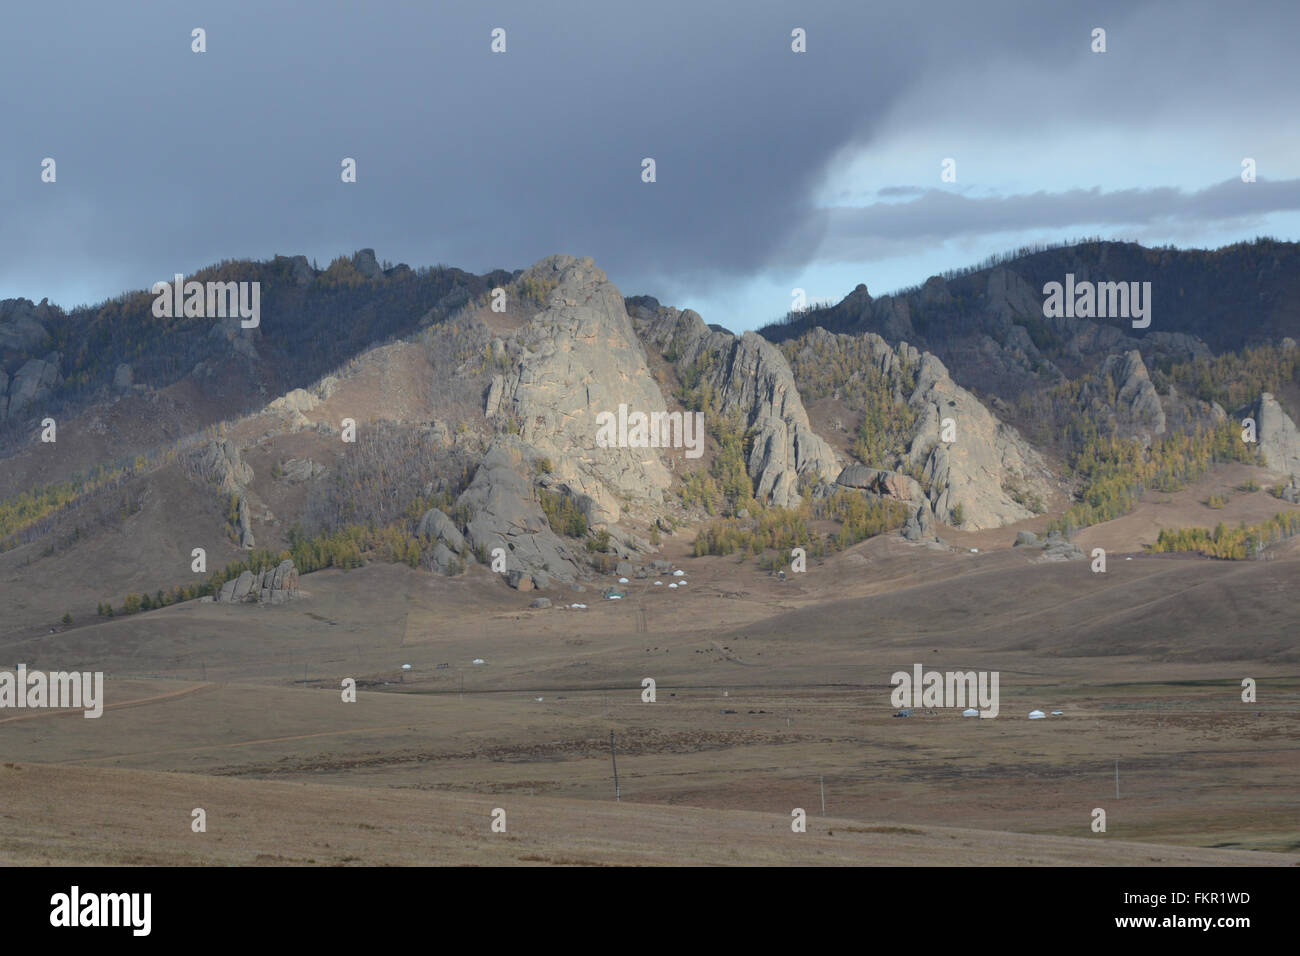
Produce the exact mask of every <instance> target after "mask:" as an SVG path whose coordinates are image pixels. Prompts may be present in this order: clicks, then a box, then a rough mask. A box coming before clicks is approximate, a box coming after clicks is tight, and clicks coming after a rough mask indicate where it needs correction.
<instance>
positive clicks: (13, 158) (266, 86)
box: [0, 0, 1300, 304]
mask: <svg viewBox="0 0 1300 956" xmlns="http://www.w3.org/2000/svg"><path fill="white" fill-rule="evenodd" d="M1044 6H1051V5H1043V4H1041V3H1040V2H1037V0H1024V2H1010V0H997V2H992V3H982V4H970V3H966V2H957V0H953V2H951V3H935V4H931V5H928V6H918V5H917V4H915V3H897V4H893V5H888V6H881V5H878V4H863V3H860V2H841V3H816V2H813V3H809V4H803V5H778V4H773V3H753V2H745V3H740V2H735V3H712V2H711V3H705V4H700V3H697V2H694V0H672V2H656V3H654V4H650V5H634V4H609V3H605V2H594V0H593V2H586V0H584V2H571V3H560V4H537V3H532V2H530V3H518V4H498V5H493V6H492V7H491V8H488V9H483V10H479V9H474V8H473V7H474V5H470V7H471V8H470V9H455V8H454V7H453V5H439V4H415V3H390V4H375V5H362V4H346V5H345V4H323V5H311V6H304V5H301V4H298V3H290V2H286V0H280V2H269V3H257V4H252V3H229V4H212V5H205V4H200V5H197V6H195V7H193V8H178V7H177V5H176V4H174V3H165V2H154V3H140V4H135V5H132V6H131V7H129V8H123V7H118V6H115V5H105V4H103V3H99V2H83V3H70V4H62V5H58V6H57V7H55V6H51V5H41V4H25V5H15V6H13V8H12V9H9V10H7V11H6V28H5V30H4V31H3V34H2V35H0V115H3V116H4V118H5V132H6V135H5V137H4V141H3V144H2V145H0V183H3V189H4V193H3V194H0V199H2V200H3V207H4V217H3V218H4V221H5V226H6V228H5V229H4V230H3V231H2V232H0V296H4V295H18V294H22V295H29V296H33V297H37V298H39V297H40V296H42V295H46V294H49V295H51V297H52V298H54V299H55V300H56V301H64V302H65V303H66V296H64V295H63V294H62V292H61V290H62V289H64V288H67V287H69V284H70V279H69V277H70V276H86V275H94V276H102V277H103V279H102V282H103V283H104V284H105V288H103V289H102V290H101V293H100V294H101V295H110V294H113V293H115V292H117V291H120V290H121V289H123V288H127V287H142V286H147V285H149V284H150V283H152V282H153V281H155V280H157V279H159V278H166V277H168V276H170V275H171V274H172V273H173V272H175V271H186V270H189V269H193V268H196V267H198V266H201V265H204V264H207V263H209V262H211V261H214V260H216V259H220V258H223V257H236V256H256V257H264V256H269V255H270V254H272V253H275V252H279V253H286V254H287V253H299V252H304V253H307V254H309V255H313V256H317V257H320V258H322V259H325V258H328V257H329V256H332V255H335V254H338V253H342V252H349V251H351V250H353V249H355V248H358V247H361V246H373V247H375V248H376V250H377V251H378V252H379V254H380V255H381V256H383V257H386V258H389V259H392V260H394V261H396V260H399V259H400V260H404V261H408V262H411V263H412V264H417V265H418V264H431V263H435V262H446V263H451V264H455V265H459V266H462V267H464V268H470V269H477V270H482V269H487V268H491V267H495V266H503V267H508V268H510V267H521V266H526V265H528V264H531V263H532V262H533V261H535V260H537V259H539V258H541V257H542V256H544V255H547V254H550V253H553V252H561V251H562V252H571V253H577V254H583V255H586V254H590V255H593V256H595V257H596V258H597V259H598V260H599V261H600V263H601V264H602V265H603V266H604V267H605V268H606V269H607V270H608V271H609V273H610V274H611V276H613V277H614V278H615V279H616V280H617V281H619V282H620V284H622V285H623V286H624V287H625V288H628V289H629V290H633V291H641V290H647V291H653V289H654V288H655V285H654V283H655V281H656V279H658V278H661V277H664V276H670V275H671V276H673V277H675V279H676V280H677V281H683V280H684V279H685V278H687V277H694V278H695V279H698V280H699V281H701V282H705V283H707V282H709V281H711V280H712V281H717V280H719V279H726V278H736V277H744V276H749V275H754V274H757V273H759V272H761V271H762V270H763V268H764V267H765V266H767V265H770V264H774V263H782V264H784V263H787V262H789V261H792V260H793V261H804V262H806V261H807V260H808V259H809V257H811V256H813V255H814V254H816V253H817V250H818V249H819V248H820V247H821V246H822V244H823V241H824V240H829V241H830V242H831V244H832V247H845V248H847V246H846V244H851V243H852V242H854V241H857V240H858V239H861V238H863V237H871V236H877V235H880V234H881V229H882V228H883V226H881V225H879V223H881V222H884V220H883V219H878V218H876V217H883V216H885V213H884V211H877V212H873V213H870V214H869V216H868V220H869V221H868V222H867V223H866V224H865V225H864V223H863V222H862V221H861V218H860V214H853V215H850V214H847V213H844V212H831V213H822V212H818V211H816V210H814V209H813V208H812V206H811V195H812V193H813V191H814V189H815V187H816V186H817V184H818V182H819V180H820V178H821V177H822V175H823V173H824V171H825V170H826V168H827V166H828V164H829V163H831V162H832V160H833V159H834V158H835V157H837V156H843V155H844V154H845V151H846V150H851V149H852V148H854V147H855V146H859V145H862V144H867V143H870V142H871V141H872V138H873V136H875V135H876V134H877V131H878V129H879V128H880V126H881V124H882V121H883V119H884V117H886V116H891V117H893V118H892V119H891V122H893V123H896V122H897V117H896V116H895V115H894V111H895V110H896V109H897V108H898V107H899V106H900V104H904V103H909V102H911V101H912V100H913V98H914V97H915V96H916V95H917V94H918V92H923V91H928V90H930V89H932V88H933V85H934V82H935V80H936V78H944V77H949V78H951V83H952V84H954V85H955V86H956V87H957V88H961V86H962V81H963V78H964V77H970V76H986V75H988V73H989V71H990V70H993V69H995V68H996V66H997V64H999V63H1002V62H1014V63H1016V64H1017V65H1018V66H1021V67H1028V68H1031V69H1033V70H1036V71H1038V72H1039V73H1041V74H1043V75H1052V71H1054V70H1058V69H1059V72H1060V75H1062V76H1063V77H1064V76H1067V75H1072V71H1071V70H1070V69H1069V68H1068V64H1069V63H1072V62H1073V61H1074V60H1075V59H1077V58H1078V57H1079V56H1081V55H1082V53H1081V51H1085V50H1086V40H1087V35H1088V30H1089V29H1090V28H1091V26H1092V25H1094V24H1095V23H1099V22H1104V23H1105V24H1107V26H1108V28H1109V29H1110V31H1111V35H1112V38H1114V37H1115V36H1116V34H1117V33H1118V34H1120V35H1121V36H1123V37H1124V44H1125V45H1127V46H1128V48H1129V49H1132V47H1133V46H1134V45H1137V44H1140V45H1141V47H1142V50H1143V56H1144V57H1145V58H1146V60H1147V61H1149V62H1148V66H1149V68H1150V70H1151V71H1153V74H1154V73H1155V72H1158V71H1159V70H1160V69H1162V68H1163V67H1164V66H1168V65H1169V64H1166V63H1163V62H1162V60H1161V58H1162V56H1165V53H1164V52H1163V51H1165V50H1167V49H1170V50H1175V51H1177V50H1178V49H1179V44H1178V43H1177V42H1176V39H1177V35H1179V31H1182V32H1183V33H1184V34H1189V35H1190V34H1194V35H1195V36H1197V37H1202V36H1204V35H1205V34H1207V33H1209V34H1212V35H1215V36H1218V37H1220V38H1222V41H1223V42H1222V44H1221V46H1222V50H1223V59H1222V61H1221V62H1216V63H1209V64H1201V65H1200V66H1199V68H1198V71H1197V76H1199V80H1195V79H1194V82H1193V83H1192V85H1191V86H1186V87H1184V88H1182V89H1181V90H1180V91H1179V92H1178V93H1177V95H1178V96H1181V97H1186V98H1192V99H1194V98H1195V97H1196V96H1197V95H1198V90H1201V91H1209V90H1212V89H1215V88H1216V84H1221V83H1222V82H1223V78H1224V77H1225V76H1234V75H1236V74H1237V73H1238V72H1240V71H1242V70H1253V71H1255V72H1254V74H1253V76H1254V78H1255V80H1254V81H1255V82H1256V83H1257V84H1258V85H1259V87H1260V88H1261V89H1267V88H1269V85H1270V84H1273V83H1283V82H1289V81H1290V79H1292V78H1291V77H1288V76H1283V75H1281V74H1282V72H1283V68H1284V66H1289V64H1281V63H1279V64H1271V63H1269V62H1257V61H1256V60H1255V59H1254V58H1252V57H1251V55H1250V50H1251V44H1250V41H1251V39H1252V38H1253V37H1259V36H1265V35H1267V36H1276V35H1278V34H1279V33H1283V32H1288V31H1289V32H1290V33H1291V34H1293V35H1294V33H1295V30H1294V26H1295V25H1296V23H1297V20H1298V16H1300V15H1298V14H1297V12H1296V10H1295V9H1294V8H1278V6H1277V5H1270V6H1267V7H1265V6H1261V7H1259V8H1258V10H1255V9H1254V8H1252V7H1251V5H1250V4H1245V5H1237V6H1234V7H1230V8H1228V7H1225V8H1223V9H1222V10H1216V9H1214V8H1212V7H1204V6H1196V7H1188V8H1183V10H1182V12H1180V11H1179V8H1176V7H1167V6H1165V5H1160V4H1152V5H1142V4H1137V5H1134V4H1132V3H1131V2H1128V0H1103V2H1099V3H1093V4H1090V5H1089V9H1088V11H1087V14H1086V16H1081V15H1078V14H1075V13H1071V12H1063V11H1056V10H1055V9H1050V10H1045V9H1043V7H1044ZM1129 22H1141V23H1143V24H1144V26H1143V28H1142V33H1141V35H1138V36H1135V35H1133V34H1132V33H1131V32H1130V33H1129V34H1127V35H1125V34H1124V27H1125V24H1126V23H1129ZM1153 24H1154V25H1153ZM1161 24H1163V25H1164V29H1165V30H1166V33H1165V34H1163V35H1162V34H1160V33H1159V32H1158V29H1157V28H1158V27H1159V26H1160V25H1161ZM194 26H203V27H204V28H205V29H206V30H207V34H208V52H207V53H205V54H202V55H200V54H194V53H191V52H190V41H189V33H190V29H191V28H192V27H194ZM496 26H502V27H505V28H506V29H507V31H508V43H509V52H507V53H506V54H505V55H492V54H491V53H489V51H488V47H489V31H490V30H491V29H492V28H493V27H496ZM796 26H798V27H803V28H805V29H806V30H807V31H808V47H809V52H808V53H807V54H804V55H801V56H796V55H794V54H792V53H791V52H790V30H791V29H792V28H793V27H796ZM1168 31H1172V33H1173V35H1174V38H1173V39H1171V37H1170V34H1169V32H1168ZM1116 42H1117V41H1116V40H1115V39H1112V43H1113V44H1114V43H1116ZM1171 55H1172V54H1171ZM1117 62H1118V61H1117ZM1271 71H1276V72H1277V73H1278V75H1277V76H1272V75H1271ZM1073 72H1077V70H1075V71H1073ZM1197 82H1199V84H1200V86H1199V87H1198V86H1197V85H1196V83H1197ZM1040 92H1041V91H1040ZM1084 92H1085V91H1082V90H1080V89H1077V88H1064V89H1062V90H1060V92H1059V98H1058V99H1059V102H1061V103H1065V104H1068V103H1069V102H1070V101H1071V100H1072V99H1075V100H1077V99H1078V98H1079V97H1080V96H1081V95H1083V93H1084ZM927 95H928V93H927ZM1173 96H1175V93H1173V92H1170V91H1169V90H1168V88H1167V86H1161V87H1159V90H1158V95H1157V96H1155V97H1153V98H1152V100H1151V102H1149V103H1148V104H1147V105H1148V106H1149V108H1150V109H1152V110H1159V109H1161V108H1162V107H1163V106H1166V105H1167V100H1168V98H1169V97H1173ZM985 109H986V113H985V115H984V116H983V119H984V120H986V122H987V125H988V128H989V130H990V135H996V130H997V128H998V124H999V123H1000V122H1004V121H1009V117H1012V116H1014V117H1016V118H1017V121H1018V122H1023V121H1032V120H1033V116H1032V115H1030V116H1024V115H1021V114H1020V113H1019V112H1018V111H1017V110H1016V108H1015V104H1014V103H1008V102H1007V101H1006V97H1005V95H1004V93H1002V92H997V91H996V90H991V91H990V94H989V97H988V101H987V105H986V107H985ZM977 118H978V117H977ZM44 156H52V157H54V158H55V159H56V160H57V162H58V164H59V165H58V172H59V180H58V183H57V184H55V185H53V186H51V185H46V184H42V183H40V181H39V171H40V169H39V164H40V160H41V158H42V157H44ZM344 156H350V157H355V158H356V160H357V162H358V172H359V175H358V179H359V181H358V182H357V183H356V184H355V185H344V184H342V183H341V182H340V181H339V162H340V160H341V159H342V158H343V157H344ZM644 156H652V157H654V158H655V159H656V161H657V163H658V182H657V183H655V184H653V185H646V184H643V183H641V182H640V178H639V175H640V162H641V159H642V157H644ZM924 165H925V168H926V169H927V170H929V169H930V167H931V166H932V165H933V157H931V156H926V157H924ZM888 185H889V184H885V183H881V184H879V186H880V187H886V186H888ZM895 185H896V184H895ZM1257 185H1258V186H1260V187H1261V189H1260V190H1259V192H1261V193H1264V192H1265V190H1264V189H1263V188H1262V187H1263V186H1264V185H1265V184H1263V183H1260V184H1257ZM873 188H875V187H873ZM1034 201H1037V200H1034ZM944 202H948V203H949V204H950V205H949V208H948V209H947V211H946V212H945V210H944V208H942V207H943V203H944ZM967 202H969V201H967ZM1021 202H1023V203H1024V204H1025V205H1026V206H1027V205H1030V204H1031V202H1030V199H1029V198H1028V197H1026V198H1025V199H1023V200H1020V199H1018V198H1013V199H1009V200H1006V201H1005V204H1004V205H1002V206H996V204H993V205H989V206H987V207H981V208H988V209H990V210H994V209H996V210H1000V211H998V212H997V213H996V214H997V215H999V216H1001V217H1002V218H1004V219H1005V220H1006V221H1008V222H1017V221H1022V220H1024V219H1026V218H1033V217H1034V216H1035V215H1037V216H1038V217H1039V218H1043V217H1048V218H1050V217H1051V216H1052V215H1057V214H1060V215H1064V214H1065V212H1066V210H1067V207H1068V206H1069V205H1070V203H1069V202H1066V203H1055V204H1053V203H1049V206H1053V208H1056V210H1057V213H1049V212H1043V213H1039V214H1034V213H1032V212H1030V211H1029V210H1027V209H1023V210H1022V209H1018V208H1017V207H1018V206H1019V205H1020V204H1021ZM1071 202H1072V203H1073V208H1075V209H1077V210H1080V211H1086V206H1087V202H1086V200H1085V199H1082V198H1081V199H1079V200H1077V201H1071ZM917 203H920V204H921V205H920V206H917V205H916V203H910V204H907V205H905V206H904V208H905V209H911V210H912V213H916V212H918V211H921V212H926V213H927V215H929V214H930V213H929V212H928V211H929V210H931V209H932V208H933V209H934V210H935V211H934V212H933V215H934V217H936V219H939V218H942V217H943V216H945V215H946V216H948V217H950V218H953V217H955V218H957V219H960V213H958V212H955V211H954V210H958V209H960V208H962V206H961V204H962V200H960V198H950V199H949V200H940V199H939V198H937V197H934V196H933V195H926V196H923V197H922V198H921V199H919V200H917ZM912 207H915V208H912ZM855 217H856V218H855ZM907 218H908V217H907V216H903V217H902V218H901V219H900V220H899V221H898V223H897V225H898V227H899V228H901V229H903V230H904V231H903V236H906V235H908V234H909V230H914V229H916V228H917V227H916V226H915V225H914V224H913V225H910V226H909V225H908V223H907V222H906V221H904V220H905V219H907ZM850 220H853V221H850ZM1065 221H1066V220H1064V219H1063V220H1062V222H1063V223H1064V222H1065ZM839 254H848V253H847V251H846V252H842V253H839ZM66 304H71V303H66Z"/></svg>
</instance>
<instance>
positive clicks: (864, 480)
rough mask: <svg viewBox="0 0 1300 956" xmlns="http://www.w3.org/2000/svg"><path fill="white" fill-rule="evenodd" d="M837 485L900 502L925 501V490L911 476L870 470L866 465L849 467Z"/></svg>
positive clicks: (837, 480) (841, 474)
mask: <svg viewBox="0 0 1300 956" xmlns="http://www.w3.org/2000/svg"><path fill="white" fill-rule="evenodd" d="M835 483H836V484H837V485H843V486H844V487H846V488H858V489H861V490H863V491H869V492H871V493H872V494H877V495H880V496H881V497H884V498H896V499H898V500H899V501H924V500H925V489H923V488H922V487H921V483H920V482H919V481H917V480H916V479H915V478H913V477H912V476H911V475H904V474H902V473H900V472H897V471H885V470H883V469H881V468H868V467H867V466H866V465H847V466H846V467H845V468H844V470H843V471H841V472H840V474H839V477H838V478H836V479H835Z"/></svg>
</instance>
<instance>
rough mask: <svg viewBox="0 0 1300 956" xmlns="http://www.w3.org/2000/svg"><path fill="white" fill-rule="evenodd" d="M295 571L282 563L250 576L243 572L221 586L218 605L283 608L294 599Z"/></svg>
mask: <svg viewBox="0 0 1300 956" xmlns="http://www.w3.org/2000/svg"><path fill="white" fill-rule="evenodd" d="M298 596H299V594H298V569H297V568H296V567H294V564H293V561H292V560H290V559H287V558H286V559H285V560H284V561H281V562H280V563H279V564H278V565H277V566H276V567H274V568H268V569H266V570H264V571H259V572H258V573H256V574H254V573H253V572H252V571H244V572H242V573H240V575H239V577H237V578H234V579H233V580H230V581H227V582H226V583H225V584H223V585H222V586H221V594H220V595H219V596H217V597H216V603H218V604H286V603H288V602H289V601H291V600H293V599H294V598H296V597H298Z"/></svg>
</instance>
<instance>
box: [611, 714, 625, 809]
mask: <svg viewBox="0 0 1300 956" xmlns="http://www.w3.org/2000/svg"><path fill="white" fill-rule="evenodd" d="M609 760H610V763H612V764H613V765H614V799H615V800H616V801H617V802H619V803H622V802H623V796H622V794H621V793H620V792H619V789H618V760H617V758H615V756H614V731H612V730H611V731H610V732H609Z"/></svg>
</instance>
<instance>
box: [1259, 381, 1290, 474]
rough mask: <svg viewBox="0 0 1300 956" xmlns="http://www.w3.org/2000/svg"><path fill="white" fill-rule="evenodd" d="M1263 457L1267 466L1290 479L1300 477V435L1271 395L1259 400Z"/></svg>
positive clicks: (1260, 438) (1260, 450)
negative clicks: (1289, 476)
mask: <svg viewBox="0 0 1300 956" xmlns="http://www.w3.org/2000/svg"><path fill="white" fill-rule="evenodd" d="M1255 420H1256V423H1257V425H1258V429H1259V434H1258V438H1259V456H1260V458H1261V460H1262V461H1263V462H1264V466H1265V467H1267V468H1269V469H1271V470H1273V471H1280V472H1282V473H1283V474H1286V475H1297V474H1300V431H1297V430H1296V425H1295V422H1293V421H1292V420H1291V416H1290V415H1288V414H1287V413H1286V412H1285V411H1284V410H1283V409H1282V406H1281V405H1279V404H1278V403H1277V400H1276V399H1275V398H1274V397H1273V396H1272V394H1271V393H1269V392H1264V393H1263V394H1261V395H1260V396H1259V412H1258V413H1257V416H1256V419H1255Z"/></svg>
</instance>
